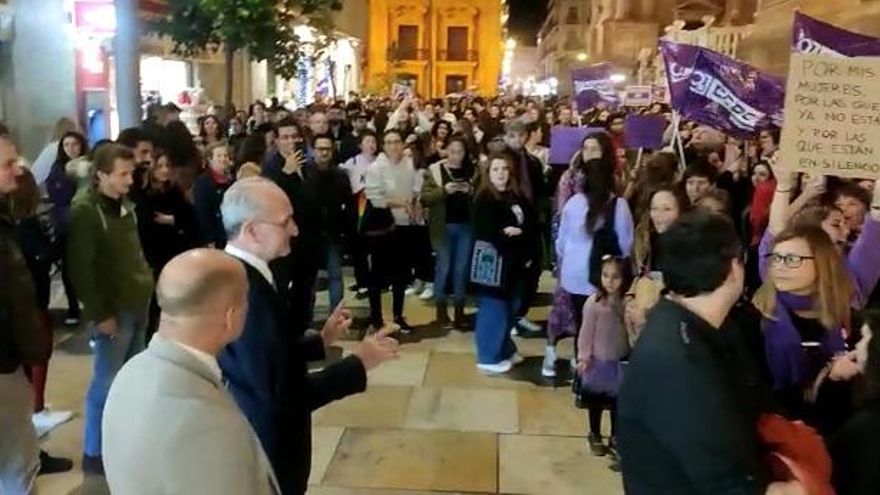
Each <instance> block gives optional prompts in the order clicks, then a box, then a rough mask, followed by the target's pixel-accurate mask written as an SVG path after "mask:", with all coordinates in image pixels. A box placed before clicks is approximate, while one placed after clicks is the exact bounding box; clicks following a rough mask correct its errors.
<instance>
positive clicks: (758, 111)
mask: <svg viewBox="0 0 880 495" xmlns="http://www.w3.org/2000/svg"><path fill="white" fill-rule="evenodd" d="M667 45H668V43H667ZM684 46H688V45H684ZM667 51H668V49H667ZM677 54H678V56H679V58H678V59H677V60H673V61H672V62H673V64H679V65H678V67H679V68H678V69H676V68H675V66H674V65H673V64H671V63H670V62H669V61H670V59H669V58H667V72H668V74H669V77H670V92H671V93H672V95H671V102H672V106H673V107H674V108H675V109H677V110H678V111H680V112H681V113H682V115H683V116H684V117H686V118H688V119H691V120H694V121H696V122H699V123H701V124H704V125H708V126H710V127H713V128H715V129H718V130H720V131H722V132H725V133H727V134H730V135H733V136H737V137H740V138H747V137H749V136H753V135H754V134H756V133H757V132H759V131H761V130H762V129H766V128H768V127H772V126H774V125H775V126H779V125H780V124H781V121H782V109H783V106H784V105H785V84H784V82H783V81H782V79H780V78H777V77H773V76H770V75H768V74H763V73H761V72H760V71H758V70H757V69H756V68H754V67H752V66H750V65H748V64H745V63H743V62H739V61H737V60H733V59H732V58H730V57H726V56H724V55H722V54H720V53H718V52H714V51H712V50H708V49H705V48H700V47H696V46H692V47H690V49H688V50H682V49H680V48H679V49H678V51H677ZM664 55H666V51H664ZM690 56H693V62H692V65H691V66H690V68H689V69H688V68H687V67H685V66H684V64H686V63H687V59H688V58H689V57H690ZM670 66H673V67H672V68H671V69H670V68H669V67H670Z"/></svg>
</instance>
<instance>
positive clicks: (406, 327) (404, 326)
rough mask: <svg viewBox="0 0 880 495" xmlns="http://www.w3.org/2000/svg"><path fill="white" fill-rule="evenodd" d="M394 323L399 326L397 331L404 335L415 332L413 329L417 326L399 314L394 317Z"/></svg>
mask: <svg viewBox="0 0 880 495" xmlns="http://www.w3.org/2000/svg"><path fill="white" fill-rule="evenodd" d="M394 325H395V326H397V331H398V332H400V333H402V334H403V335H410V334H411V333H413V330H415V328H414V327H413V326H412V325H410V324H409V323H407V322H406V320H405V319H404V318H403V317H402V316H398V317H397V318H395V319H394Z"/></svg>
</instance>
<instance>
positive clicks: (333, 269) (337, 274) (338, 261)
mask: <svg viewBox="0 0 880 495" xmlns="http://www.w3.org/2000/svg"><path fill="white" fill-rule="evenodd" d="M327 282H328V283H329V285H330V287H329V289H328V290H329V292H330V311H331V312H332V311H333V310H334V309H335V308H336V305H337V304H339V303H340V302H341V301H342V298H343V297H345V288H344V286H343V284H342V246H340V245H339V244H335V243H332V242H331V243H329V244H327Z"/></svg>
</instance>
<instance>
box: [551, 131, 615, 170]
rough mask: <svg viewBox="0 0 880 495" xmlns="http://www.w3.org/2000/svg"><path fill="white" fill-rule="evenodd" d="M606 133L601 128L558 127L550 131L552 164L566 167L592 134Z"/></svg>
mask: <svg viewBox="0 0 880 495" xmlns="http://www.w3.org/2000/svg"><path fill="white" fill-rule="evenodd" d="M598 132H605V129H602V128H601V127H567V126H556V127H553V128H552V129H550V164H551V165H566V166H568V162H570V161H571V157H573V156H574V154H575V153H577V151H578V150H579V149H581V144H582V143H583V141H584V138H585V137H587V136H589V135H590V134H595V133H598Z"/></svg>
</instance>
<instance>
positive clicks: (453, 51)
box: [446, 26, 468, 61]
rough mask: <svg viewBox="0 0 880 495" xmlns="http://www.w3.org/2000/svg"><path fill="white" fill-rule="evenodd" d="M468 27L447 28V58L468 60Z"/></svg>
mask: <svg viewBox="0 0 880 495" xmlns="http://www.w3.org/2000/svg"><path fill="white" fill-rule="evenodd" d="M467 52H468V28H467V27H460V26H453V27H449V28H447V29H446V53H447V57H446V60H459V61H460V60H467V58H468V56H467Z"/></svg>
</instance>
